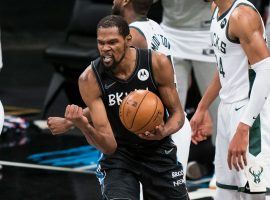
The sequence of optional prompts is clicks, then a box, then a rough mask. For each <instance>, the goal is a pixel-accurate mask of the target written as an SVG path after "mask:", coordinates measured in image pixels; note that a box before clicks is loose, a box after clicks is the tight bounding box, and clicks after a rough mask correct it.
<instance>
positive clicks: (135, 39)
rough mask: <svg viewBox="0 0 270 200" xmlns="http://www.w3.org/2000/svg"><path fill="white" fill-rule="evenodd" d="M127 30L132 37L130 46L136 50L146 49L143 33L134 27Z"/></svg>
mask: <svg viewBox="0 0 270 200" xmlns="http://www.w3.org/2000/svg"><path fill="white" fill-rule="evenodd" d="M129 29H130V34H131V37H132V39H131V45H132V46H134V47H138V48H147V41H146V36H145V34H144V31H143V30H142V29H140V28H138V27H135V26H131V27H130V28H129Z"/></svg>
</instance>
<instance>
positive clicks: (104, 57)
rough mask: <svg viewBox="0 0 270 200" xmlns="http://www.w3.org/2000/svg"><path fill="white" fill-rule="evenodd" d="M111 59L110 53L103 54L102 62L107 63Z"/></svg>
mask: <svg viewBox="0 0 270 200" xmlns="http://www.w3.org/2000/svg"><path fill="white" fill-rule="evenodd" d="M112 61H113V57H112V55H105V56H103V62H104V63H105V64H109V63H110V62H112Z"/></svg>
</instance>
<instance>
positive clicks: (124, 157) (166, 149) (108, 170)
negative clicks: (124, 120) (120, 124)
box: [97, 140, 189, 200]
mask: <svg viewBox="0 0 270 200" xmlns="http://www.w3.org/2000/svg"><path fill="white" fill-rule="evenodd" d="M183 176H184V173H183V168H182V165H181V164H180V163H179V162H177V159H176V146H175V145H174V144H173V143H172V142H171V140H169V142H165V143H163V144H161V145H160V146H158V147H149V148H140V147H137V148H132V149H130V148H122V147H120V148H118V150H117V151H116V152H115V154H113V155H111V156H108V157H106V158H105V159H103V160H102V161H101V162H100V166H99V168H98V170H97V177H98V178H99V181H100V183H101V191H102V194H103V199H104V200H113V199H118V200H120V199H121V200H139V199H140V185H139V182H141V184H142V187H143V196H144V200H170V199H171V200H174V199H175V200H176V199H177V200H188V199H189V197H188V193H187V189H186V185H185V181H184V177H183Z"/></svg>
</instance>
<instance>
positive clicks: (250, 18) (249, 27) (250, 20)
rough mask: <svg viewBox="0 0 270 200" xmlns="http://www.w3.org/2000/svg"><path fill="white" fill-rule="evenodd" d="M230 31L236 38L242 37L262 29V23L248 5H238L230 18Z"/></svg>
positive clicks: (257, 14) (253, 9)
mask: <svg viewBox="0 0 270 200" xmlns="http://www.w3.org/2000/svg"><path fill="white" fill-rule="evenodd" d="M230 27H231V28H230V29H231V30H232V31H233V33H234V34H235V35H236V36H238V37H241V36H244V35H246V34H249V33H252V32H254V31H257V30H261V29H262V21H261V18H260V15H259V13H258V12H257V10H256V9H255V8H253V7H252V6H249V5H239V6H238V7H236V8H235V9H234V11H233V12H232V14H231V16H230Z"/></svg>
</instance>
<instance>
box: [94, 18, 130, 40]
mask: <svg viewBox="0 0 270 200" xmlns="http://www.w3.org/2000/svg"><path fill="white" fill-rule="evenodd" d="M111 27H117V28H118V31H119V34H120V35H122V36H123V37H126V36H128V35H129V34H130V32H129V26H128V23H127V22H126V21H125V20H124V18H123V17H121V16H118V15H108V16H106V17H104V18H102V19H101V20H100V21H99V23H98V25H97V30H98V29H99V28H111Z"/></svg>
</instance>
